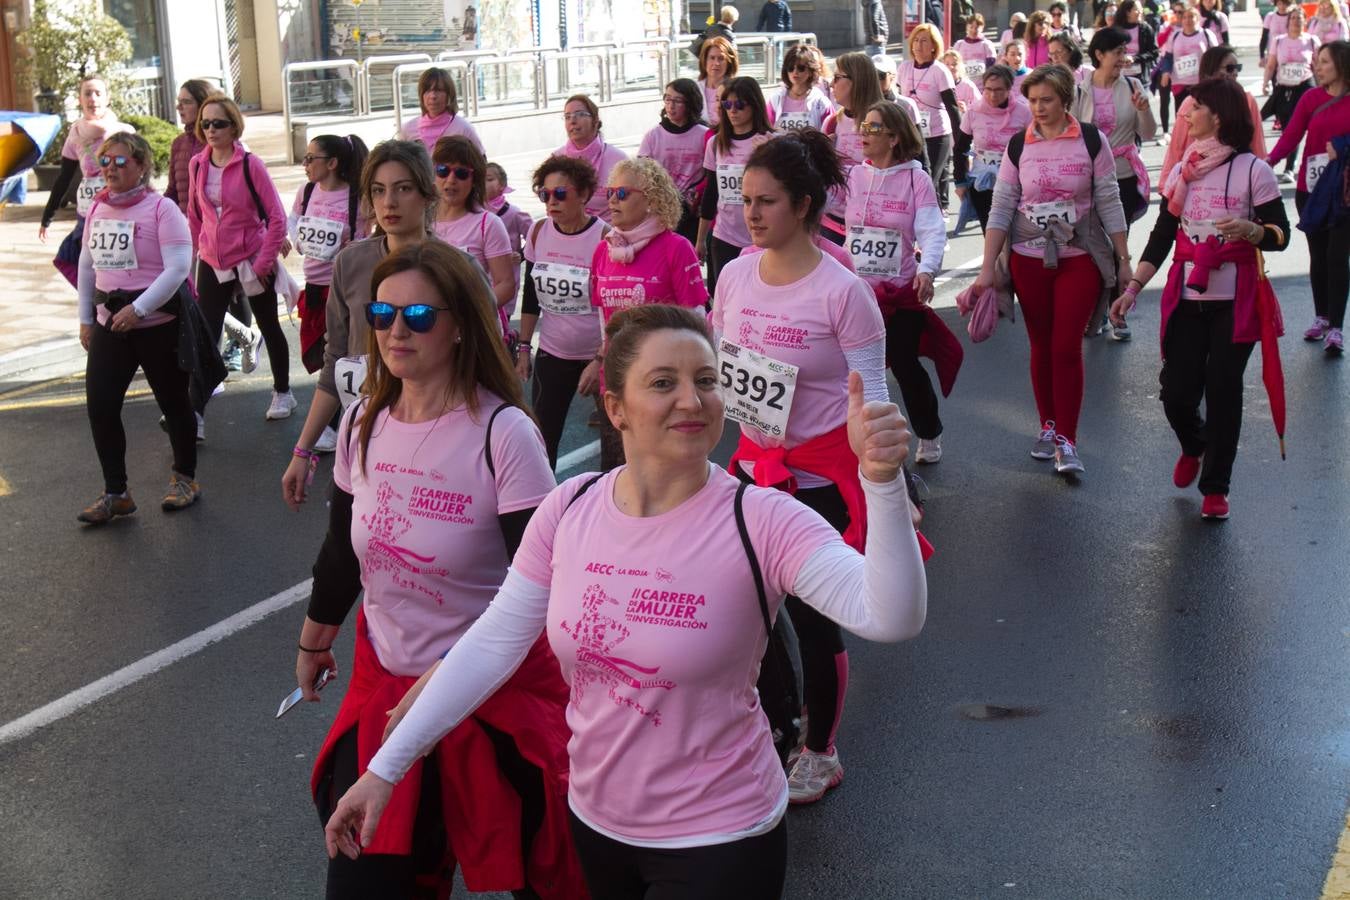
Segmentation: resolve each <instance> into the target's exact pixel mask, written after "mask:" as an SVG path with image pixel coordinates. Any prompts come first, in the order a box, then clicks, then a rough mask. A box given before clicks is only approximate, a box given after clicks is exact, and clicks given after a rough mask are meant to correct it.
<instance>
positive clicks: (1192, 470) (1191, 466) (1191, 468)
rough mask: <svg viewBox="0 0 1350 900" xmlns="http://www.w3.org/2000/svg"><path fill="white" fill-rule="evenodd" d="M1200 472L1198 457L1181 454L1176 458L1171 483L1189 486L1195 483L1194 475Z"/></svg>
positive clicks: (1180, 486)
mask: <svg viewBox="0 0 1350 900" xmlns="http://www.w3.org/2000/svg"><path fill="white" fill-rule="evenodd" d="M1199 474H1200V457H1198V456H1187V455H1186V454H1184V453H1183V454H1181V456H1180V458H1178V459H1177V465H1176V468H1174V469H1173V470H1172V483H1173V484H1175V485H1176V486H1177V487H1179V488H1185V487H1190V486H1191V485H1192V484H1195V479H1196V476H1198V475H1199Z"/></svg>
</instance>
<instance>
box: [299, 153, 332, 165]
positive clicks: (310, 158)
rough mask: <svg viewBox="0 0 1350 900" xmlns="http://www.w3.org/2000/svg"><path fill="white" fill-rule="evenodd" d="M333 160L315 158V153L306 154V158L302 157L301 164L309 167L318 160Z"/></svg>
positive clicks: (326, 157)
mask: <svg viewBox="0 0 1350 900" xmlns="http://www.w3.org/2000/svg"><path fill="white" fill-rule="evenodd" d="M332 158H333V157H331V156H315V155H314V154H313V153H306V154H305V155H304V156H302V157H300V162H302V163H304V164H305V165H309V164H310V163H312V162H314V160H316V159H332Z"/></svg>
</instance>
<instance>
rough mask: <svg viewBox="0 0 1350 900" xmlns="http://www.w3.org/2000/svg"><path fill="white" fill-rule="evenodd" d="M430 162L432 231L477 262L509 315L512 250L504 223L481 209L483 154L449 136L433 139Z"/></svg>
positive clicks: (512, 290) (512, 288)
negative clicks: (433, 180) (434, 202)
mask: <svg viewBox="0 0 1350 900" xmlns="http://www.w3.org/2000/svg"><path fill="white" fill-rule="evenodd" d="M431 162H432V171H434V172H435V173H436V189H437V191H438V192H439V193H440V199H439V201H438V202H437V206H436V224H435V226H434V228H433V230H434V231H435V232H436V236H437V237H438V238H440V239H441V240H443V241H445V242H446V243H447V244H449V245H450V246H451V247H458V248H459V249H460V250H463V251H464V252H465V253H467V254H469V255H470V256H472V257H473V258H474V259H475V260H477V261H478V264H479V265H480V266H482V267H483V271H484V272H486V273H487V276H488V281H489V282H490V283H491V285H492V295H493V297H494V298H495V299H496V302H497V306H498V307H499V308H502V309H504V310H505V314H506V316H507V317H509V316H510V314H511V313H513V312H515V308H514V305H515V299H516V254H515V249H514V248H513V247H512V245H511V235H509V234H507V232H506V225H505V223H503V222H502V220H501V219H500V218H499V217H498V216H496V215H495V214H494V213H493V212H492V211H491V210H489V209H488V208H487V159H486V158H484V156H483V154H482V152H481V151H480V150H479V149H478V148H477V147H475V146H474V145H473V142H472V141H470V140H469V139H468V138H464V137H459V136H455V137H443V138H441V139H440V140H439V141H437V142H436V149H435V150H434V151H433V152H432V154H431ZM505 323H506V319H503V324H504V325H505Z"/></svg>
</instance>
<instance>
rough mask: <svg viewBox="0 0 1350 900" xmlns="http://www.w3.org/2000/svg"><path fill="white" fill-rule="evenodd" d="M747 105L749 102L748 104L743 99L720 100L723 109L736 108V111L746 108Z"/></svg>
mask: <svg viewBox="0 0 1350 900" xmlns="http://www.w3.org/2000/svg"><path fill="white" fill-rule="evenodd" d="M749 106H750V104H749V103H746V102H745V101H744V100H723V101H722V108H723V109H734V110H736V111H737V112H740V111H741V110H743V109H746V108H748V107H749Z"/></svg>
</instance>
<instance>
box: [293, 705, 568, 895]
mask: <svg viewBox="0 0 1350 900" xmlns="http://www.w3.org/2000/svg"><path fill="white" fill-rule="evenodd" d="M478 724H479V725H482V726H483V729H484V731H486V732H487V735H488V737H489V738H490V739H491V740H492V744H493V747H494V748H495V749H496V751H497V762H498V765H500V766H501V770H502V774H503V775H504V776H505V777H506V780H507V781H508V782H510V784H511V786H512V787H514V788H515V789H516V791H517V793H519V794H520V799H521V840H522V847H523V848H524V850H525V858H526V859H529V846H530V842H531V841H532V840H533V839H534V835H535V834H536V833H537V831H538V829H539V826H540V824H541V823H542V822H543V819H544V788H543V778H542V776H541V775H540V773H539V770H538V769H537V768H535V767H534V766H532V765H530V763H528V762H527V761H525V760H524V759H523V758H522V757H521V756H520V753H519V751H518V750H516V746H515V742H514V741H513V740H512V739H511V736H510V735H507V734H504V733H502V732H500V731H497V730H496V729H494V728H491V727H489V726H486V725H484V723H482V722H479V723H478ZM356 731H357V730H356V729H355V728H353V729H352V730H351V731H349V732H347V733H346V734H344V735H343V736H342V737H341V738H339V739H338V742H337V745H336V746H335V747H334V748H333V764H332V768H331V769H330V770H329V773H328V775H327V776H326V777H325V779H324V781H323V782H321V783H320V787H319V795H318V813H319V821H320V822H322V823H323V824H325V825H326V824H328V819H329V818H330V817H331V816H332V815H333V810H334V809H335V808H336V807H337V802H338V800H339V799H340V798H341V797H342V795H343V794H345V793H346V792H347V789H348V788H350V787H351V786H352V785H353V784H355V783H356V779H357V778H358V777H359V776H358V772H357V768H358V765H357V760H358V756H357V742H356ZM437 752H439V751H435V750H433V751H432V752H431V754H430V755H429V756H428V757H427V758H426V760H425V764H424V765H423V766H422V784H421V792H420V793H419V794H418V799H417V817H416V819H414V821H413V840H412V844H413V845H412V853H411V854H409V855H407V856H400V855H395V854H390V853H372V854H368V855H367V854H362V855H361V856H359V857H357V858H356V859H348V858H347V857H346V856H344V855H342V854H341V853H339V854H338V855H337V856H336V857H334V858H333V859H331V860H329V861H328V887H327V890H326V892H325V895H324V896H325V897H326V898H327V900H366V898H369V897H408V898H419V900H421V898H426V900H432V898H436V897H440V896H443V895H444V894H448V893H449V890H450V883H451V881H452V880H453V878H454V874H455V871H454V868H455V859H454V857H453V856H452V855H451V853H450V849H449V846H450V845H449V838H448V837H447V835H446V832H445V819H444V817H443V815H442V812H441V779H440V772H439V769H438V768H437V765H436V753H437ZM442 887H443V888H444V893H441V888H442ZM511 893H512V895H513V896H514V897H517V898H534V897H536V896H537V895H536V894H535V893H534V892H533V891H531V890H530V889H529V888H523V889H520V890H514V891H512V892H511Z"/></svg>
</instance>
